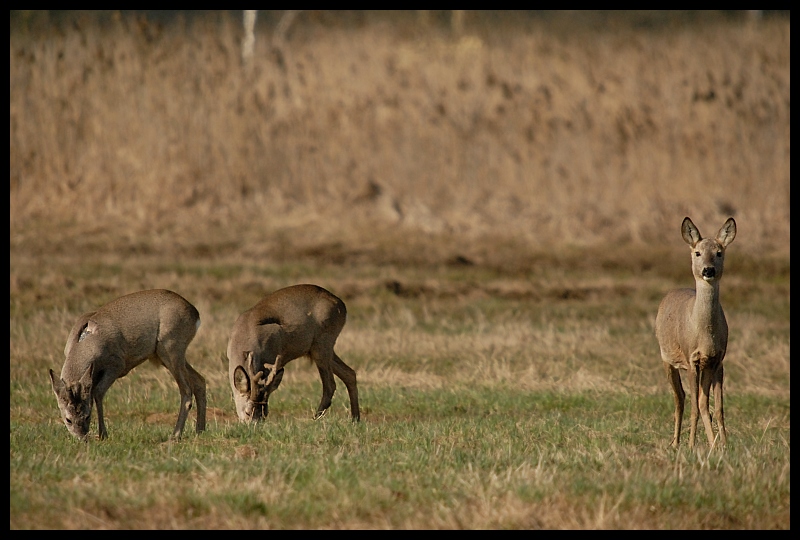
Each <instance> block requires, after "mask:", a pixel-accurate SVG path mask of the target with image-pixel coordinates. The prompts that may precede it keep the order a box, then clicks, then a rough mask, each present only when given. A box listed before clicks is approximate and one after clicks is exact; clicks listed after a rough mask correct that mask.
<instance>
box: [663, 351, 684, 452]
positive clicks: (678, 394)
mask: <svg viewBox="0 0 800 540" xmlns="http://www.w3.org/2000/svg"><path fill="white" fill-rule="evenodd" d="M664 368H665V369H666V372H667V378H668V379H669V383H670V386H671V387H672V397H673V398H674V400H675V431H674V432H673V434H672V447H673V448H678V445H679V444H680V441H681V423H682V421H683V407H684V403H685V401H686V393H685V392H684V391H683V385H682V384H681V373H680V371H679V370H678V369H676V368H674V367H672V366H671V365H669V364H667V363H666V362H665V363H664Z"/></svg>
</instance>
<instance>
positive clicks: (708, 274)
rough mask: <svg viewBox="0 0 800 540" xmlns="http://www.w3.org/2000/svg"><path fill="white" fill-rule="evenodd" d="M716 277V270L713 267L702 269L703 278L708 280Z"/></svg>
mask: <svg viewBox="0 0 800 540" xmlns="http://www.w3.org/2000/svg"><path fill="white" fill-rule="evenodd" d="M716 275H717V269H716V268H714V267H713V266H707V267H706V268H703V278H705V279H710V278H713V277H715V276H716Z"/></svg>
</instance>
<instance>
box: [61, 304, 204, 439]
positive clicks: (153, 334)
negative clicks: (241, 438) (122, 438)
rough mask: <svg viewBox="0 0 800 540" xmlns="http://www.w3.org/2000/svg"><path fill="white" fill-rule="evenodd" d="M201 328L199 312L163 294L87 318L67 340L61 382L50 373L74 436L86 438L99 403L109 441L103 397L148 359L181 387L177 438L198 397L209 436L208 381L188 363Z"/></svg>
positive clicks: (107, 307)
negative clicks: (193, 400)
mask: <svg viewBox="0 0 800 540" xmlns="http://www.w3.org/2000/svg"><path fill="white" fill-rule="evenodd" d="M199 327H200V314H199V313H198V312H197V309H195V307H194V306H193V305H192V304H190V303H189V302H187V301H186V300H185V299H184V298H183V297H181V296H179V295H178V294H176V293H174V292H172V291H166V290H163V289H156V290H149V291H139V292H135V293H132V294H128V295H125V296H122V297H120V298H117V299H116V300H112V301H111V302H109V303H108V304H106V305H104V306H102V307H100V308H99V309H98V310H97V311H93V312H91V313H85V314H83V315H81V316H80V317H79V318H78V321H77V322H76V323H75V325H74V326H73V327H72V330H71V331H70V333H69V337H68V338H67V345H66V347H65V348H64V355H65V356H66V361H65V362H64V367H63V369H62V370H61V378H57V377H56V374H55V373H54V372H53V370H52V369H51V370H50V383H51V384H52V387H53V392H54V393H55V394H56V399H57V400H58V408H59V409H60V410H61V416H62V418H63V419H64V423H65V424H66V425H67V429H69V432H70V433H72V434H73V435H75V436H76V437H79V438H85V437H86V435H87V434H88V433H89V421H90V420H91V417H92V401H94V403H95V404H96V405H97V423H98V427H99V431H100V438H101V439H105V438H106V437H108V432H107V431H106V425H105V421H104V420H103V396H105V395H106V392H107V391H108V389H109V388H110V387H111V385H112V384H113V383H114V381H116V380H117V379H119V378H120V377H124V376H125V375H127V374H128V372H129V371H130V370H132V369H133V368H135V367H136V366H138V365H139V364H141V363H142V362H144V361H145V360H151V361H153V362H154V363H156V364H158V363H161V364H163V365H164V366H165V367H166V368H167V369H168V370H169V372H170V373H171V374H172V376H173V377H175V381H176V382H177V383H178V388H179V389H180V393H181V408H180V411H179V412H178V423H177V424H176V425H175V430H174V431H173V433H172V437H173V438H179V437H180V436H181V435H182V434H183V426H184V424H185V423H186V417H187V416H188V414H189V409H191V408H192V395H194V396H195V399H196V400H197V424H196V428H197V432H198V433H199V432H201V431H203V430H204V429H205V425H206V381H205V379H203V377H202V376H201V375H200V374H199V373H197V371H195V370H194V368H192V366H190V365H189V363H188V362H187V361H186V348H187V347H188V346H189V343H191V341H192V339H193V338H194V336H195V334H196V333H197V329H198V328H199Z"/></svg>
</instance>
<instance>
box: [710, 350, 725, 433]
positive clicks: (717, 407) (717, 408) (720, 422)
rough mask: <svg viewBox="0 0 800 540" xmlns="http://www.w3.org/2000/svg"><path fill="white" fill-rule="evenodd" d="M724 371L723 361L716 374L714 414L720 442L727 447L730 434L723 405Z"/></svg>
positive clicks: (714, 382)
mask: <svg viewBox="0 0 800 540" xmlns="http://www.w3.org/2000/svg"><path fill="white" fill-rule="evenodd" d="M724 375H725V373H724V370H723V368H722V361H720V363H719V367H717V371H716V372H715V373H714V379H713V387H714V388H713V391H714V414H715V415H716V417H717V428H718V429H719V442H720V443H721V444H722V446H725V445H726V444H727V442H728V433H727V431H726V430H725V411H724V410H723V405H722V379H723V378H724Z"/></svg>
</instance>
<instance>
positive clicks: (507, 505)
mask: <svg viewBox="0 0 800 540" xmlns="http://www.w3.org/2000/svg"><path fill="white" fill-rule="evenodd" d="M231 13H234V15H228V14H224V13H223V14H213V13H212V14H201V15H199V16H196V17H194V18H190V19H185V18H181V17H176V18H169V19H165V20H155V19H154V18H153V17H152V16H151V17H150V18H146V17H142V16H138V15H136V14H118V13H111V12H102V13H89V14H84V15H81V16H74V15H71V14H57V13H54V14H50V15H49V16H46V15H44V14H41V13H37V12H12V32H11V47H10V84H11V97H10V136H11V142H10V235H9V236H10V268H9V274H10V275H9V284H10V290H9V293H10V298H9V303H10V368H9V373H10V499H11V502H10V526H11V528H12V529H37V528H242V527H259V528H412V529H416V528H630V529H641V528H658V529H684V528H776V529H788V528H790V445H789V440H790V384H789V374H790V369H789V357H790V354H789V334H790V323H789V320H790V262H789V260H790V258H789V255H790V249H789V245H790V234H789V230H790V214H789V169H790V166H789V140H790V137H789V134H790V132H789V126H790V121H789V116H790V115H789V111H790V107H789V29H790V22H789V19H788V17H786V18H784V17H775V18H765V19H764V20H761V21H758V22H757V23H755V22H754V21H748V20H743V19H742V18H740V17H737V16H735V15H732V14H718V13H703V12H690V13H678V14H669V15H667V14H663V13H661V14H659V13H638V12H637V13H632V14H627V15H625V16H621V15H620V14H615V13H592V14H575V13H567V14H565V13H556V12H536V13H531V14H516V15H509V14H504V13H493V12H485V13H481V14H477V13H470V12H468V13H467V16H466V20H465V27H464V30H463V33H462V34H458V35H456V34H455V33H454V32H453V30H452V29H451V28H450V27H449V26H448V24H447V22H446V17H445V16H446V15H447V14H446V13H435V14H434V16H433V18H429V19H426V20H423V19H422V18H420V17H419V16H418V15H417V14H414V13H413V12H412V13H389V14H386V13H371V12H348V13H332V12H303V13H301V14H300V15H299V16H298V18H297V19H296V20H295V22H294V25H293V26H292V27H291V29H290V32H289V33H288V35H287V42H286V43H285V44H284V45H283V47H282V48H281V49H280V50H277V51H274V50H271V49H270V47H269V36H270V34H271V32H272V31H273V30H274V28H275V26H276V24H277V21H278V19H279V17H280V13H279V12H274V13H273V12H260V15H259V19H258V25H257V27H256V36H257V41H256V51H255V52H256V54H255V56H254V59H253V61H252V63H251V64H248V65H242V62H241V59H240V56H239V52H240V39H241V24H240V19H239V18H238V17H239V16H238V15H235V14H236V13H238V12H231ZM440 15H441V16H442V17H443V19H442V20H440V19H439V16H440ZM426 21H427V22H426ZM685 215H689V216H691V217H692V219H693V220H694V222H695V223H696V224H697V225H698V226H699V228H700V230H701V232H702V233H704V234H705V235H709V236H710V235H713V234H714V233H715V232H716V230H717V229H718V228H719V227H720V226H721V225H722V223H723V222H724V220H725V219H726V218H727V217H729V216H731V215H732V216H734V217H735V218H736V220H737V224H738V227H739V232H738V235H737V237H736V240H735V241H734V243H733V244H731V245H730V247H729V248H728V253H727V258H726V268H725V278H724V280H723V281H722V287H721V288H722V302H723V305H724V306H725V310H726V314H727V317H728V322H729V325H730V342H729V346H728V355H727V357H726V359H725V365H726V370H725V376H726V378H725V391H726V395H725V397H726V402H725V409H726V420H727V424H728V430H729V444H728V447H727V448H725V449H724V450H720V449H714V450H713V451H710V450H709V448H708V446H707V444H706V441H705V436H704V434H703V433H702V431H701V432H700V433H699V439H698V445H697V448H696V449H695V451H690V450H689V449H688V447H687V446H686V445H685V444H684V445H683V446H682V447H681V448H680V449H679V450H678V451H674V450H671V449H669V448H668V444H669V442H670V437H671V430H672V406H673V405H672V397H671V395H670V390H669V387H668V384H667V381H666V380H665V376H664V374H663V371H662V367H661V360H660V358H659V355H658V346H657V344H656V341H655V337H654V334H653V321H654V318H655V312H656V309H657V306H658V302H659V300H660V298H661V297H662V295H663V294H664V293H665V292H666V291H667V290H669V289H670V288H674V287H683V286H691V283H692V281H691V271H690V260H689V257H690V253H689V250H688V248H687V247H686V246H685V244H684V243H683V242H682V240H681V237H680V223H681V220H682V219H683V217H684V216H685ZM302 282H312V283H316V284H319V285H322V286H324V287H326V288H328V289H330V290H331V291H333V292H334V293H336V294H337V295H338V296H340V297H341V298H342V299H343V300H344V301H345V302H346V304H347V307H348V322H347V324H346V326H345V328H344V330H343V332H342V334H341V336H340V339H339V341H338V343H337V347H336V350H337V352H338V354H339V355H340V356H341V357H342V358H343V359H344V360H345V361H346V362H347V363H348V364H349V365H350V366H352V367H353V368H354V369H356V371H357V372H358V377H359V390H360V394H361V406H362V420H363V421H362V422H361V423H360V424H352V423H351V422H350V421H349V419H348V403H347V394H346V392H345V391H344V385H343V384H342V383H341V382H339V383H338V391H337V393H336V395H335V396H334V402H333V407H332V408H331V411H330V413H329V414H328V415H326V416H325V417H324V418H323V419H321V420H319V421H316V422H314V421H312V420H311V418H312V414H313V411H314V409H315V408H316V405H317V402H318V399H319V396H320V391H321V390H320V383H319V380H318V375H317V372H316V369H315V368H314V367H313V366H311V365H310V364H309V362H307V361H306V360H302V359H301V360H297V361H295V362H294V363H292V364H290V365H289V366H288V367H287V370H286V375H285V377H284V380H283V383H282V385H281V388H280V389H279V390H278V391H277V392H276V393H275V394H274V395H273V396H272V398H271V400H270V417H269V420H268V421H267V422H266V423H265V424H263V425H258V426H246V425H240V424H239V423H238V421H237V419H236V415H235V410H234V407H233V400H232V397H231V393H230V387H229V383H228V380H227V371H226V369H227V368H226V359H225V348H226V345H227V339H228V335H229V332H230V328H231V325H232V324H233V321H234V320H235V318H236V316H237V315H238V314H239V313H240V312H242V311H244V310H245V309H248V308H249V307H251V306H252V305H253V304H255V302H256V301H258V300H259V299H260V298H261V297H262V296H263V295H264V294H266V293H268V292H270V291H272V290H274V289H276V288H279V287H282V286H285V285H290V284H294V283H302ZM146 288H168V289H172V290H175V291H177V292H179V293H180V294H181V295H183V296H185V297H186V298H187V299H188V300H189V301H191V302H192V303H194V304H195V306H196V307H197V308H198V309H199V311H200V314H201V319H202V326H201V329H200V331H199V332H198V335H197V337H196V338H195V340H194V341H193V343H192V345H190V347H189V350H188V358H189V361H190V362H191V363H192V365H194V366H195V367H196V368H197V369H198V371H200V373H202V374H203V375H204V376H205V378H206V380H207V382H208V392H209V425H208V430H207V431H206V432H205V433H203V434H200V435H197V434H195V433H194V432H193V416H192V415H191V414H190V421H189V422H188V423H187V426H186V427H187V430H186V434H185V436H184V438H183V440H181V441H179V442H171V441H169V440H168V436H169V434H170V433H171V431H172V427H173V426H174V422H175V419H176V417H177V410H178V404H179V396H178V391H177V386H176V385H175V383H174V381H173V380H172V379H171V377H170V376H169V374H168V373H167V372H166V371H164V370H163V369H157V368H154V367H152V366H150V365H149V364H148V365H143V366H141V367H139V368H137V369H136V370H134V371H133V372H131V373H130V374H129V375H128V376H127V377H125V378H123V379H121V380H119V381H117V382H116V383H115V384H114V386H113V387H112V388H111V390H110V391H109V393H108V395H107V398H106V403H105V405H106V406H105V409H106V420H107V424H108V429H109V435H110V437H109V439H107V440H105V441H102V442H101V441H97V440H91V441H89V442H88V443H80V442H78V441H74V440H72V439H70V438H69V437H68V434H67V430H66V428H65V427H64V426H63V423H62V422H61V419H60V417H59V413H58V409H57V407H56V403H55V397H54V396H53V393H52V391H51V389H50V384H49V379H48V377H47V370H48V369H49V368H52V369H54V370H56V371H58V370H60V367H61V365H62V363H63V348H64V342H65V340H66V337H67V333H68V332H69V329H70V327H71V325H72V323H73V321H74V319H75V318H76V317H77V316H78V315H79V314H81V313H84V312H86V311H89V310H91V309H94V308H96V307H97V306H99V305H101V304H103V303H105V302H107V301H109V300H111V299H112V298H114V297H116V296H119V295H122V294H125V293H127V292H132V291H134V290H139V289H146ZM687 416H688V413H687ZM687 423H688V422H686V421H685V422H684V441H685V438H686V435H687V433H688V426H687V425H686V424H687ZM92 429H93V430H94V432H96V422H93V425H92Z"/></svg>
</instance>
